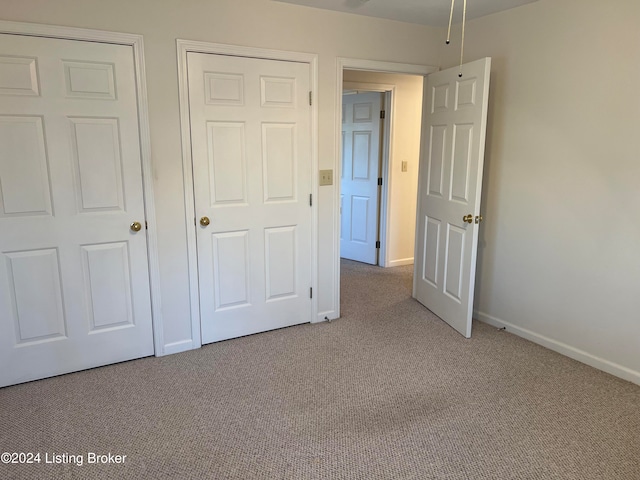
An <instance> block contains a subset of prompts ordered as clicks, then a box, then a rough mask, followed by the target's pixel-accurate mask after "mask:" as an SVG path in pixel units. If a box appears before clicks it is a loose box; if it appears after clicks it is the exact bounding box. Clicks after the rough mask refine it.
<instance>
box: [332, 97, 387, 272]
mask: <svg viewBox="0 0 640 480" xmlns="http://www.w3.org/2000/svg"><path fill="white" fill-rule="evenodd" d="M382 95H383V94H382V93H379V92H369V93H359V94H355V95H345V96H344V97H343V102H342V176H341V178H340V193H341V195H340V211H341V213H342V218H341V223H340V257H342V258H348V259H350V260H357V261H359V262H364V263H369V264H372V265H377V264H378V247H377V241H378V198H379V195H378V193H379V191H380V186H379V184H378V177H379V176H380V151H381V149H380V138H381V136H380V112H381V110H382Z"/></svg>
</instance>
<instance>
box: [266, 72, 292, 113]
mask: <svg viewBox="0 0 640 480" xmlns="http://www.w3.org/2000/svg"><path fill="white" fill-rule="evenodd" d="M296 98H297V94H296V79H295V78H286V77H269V76H261V77H260V104H261V105H262V106H263V107H286V108H296Z"/></svg>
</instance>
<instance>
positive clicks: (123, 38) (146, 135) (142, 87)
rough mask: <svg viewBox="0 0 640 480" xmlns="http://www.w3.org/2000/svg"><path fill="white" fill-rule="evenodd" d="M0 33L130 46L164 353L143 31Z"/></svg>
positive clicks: (156, 334) (28, 29)
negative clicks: (138, 33)
mask: <svg viewBox="0 0 640 480" xmlns="http://www.w3.org/2000/svg"><path fill="white" fill-rule="evenodd" d="M0 33H6V34H12V35H29V36H32V37H48V38H58V39H64V40H81V41H89V42H100V43H112V44H117V45H126V46H130V47H132V49H133V61H134V64H135V70H136V79H135V80H136V92H137V97H138V123H139V128H140V155H141V163H142V186H143V198H144V210H145V219H146V222H147V229H146V231H145V233H146V235H147V256H148V262H149V286H150V294H151V319H152V325H153V343H154V350H155V355H156V356H158V357H159V356H162V355H164V354H165V353H168V352H165V348H164V335H163V322H162V303H161V301H160V263H159V260H158V236H157V230H156V214H155V200H154V196H153V175H152V168H151V136H150V131H149V110H148V108H147V80H146V74H145V67H144V44H143V41H142V35H135V34H131V33H117V32H107V31H103V30H88V29H84V28H74V27H61V26H56V25H41V24H36V23H22V22H9V21H4V20H0Z"/></svg>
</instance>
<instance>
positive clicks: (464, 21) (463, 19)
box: [446, 0, 467, 77]
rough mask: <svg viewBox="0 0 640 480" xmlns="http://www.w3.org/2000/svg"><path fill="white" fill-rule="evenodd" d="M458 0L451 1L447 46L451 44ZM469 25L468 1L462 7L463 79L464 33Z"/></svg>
mask: <svg viewBox="0 0 640 480" xmlns="http://www.w3.org/2000/svg"><path fill="white" fill-rule="evenodd" d="M455 3H456V0H451V12H450V13H449V29H448V30H447V41H446V44H447V45H449V44H450V43H451V25H452V23H453V9H454V6H455ZM466 24H467V0H464V2H463V6H462V39H461V41H460V73H458V76H459V77H462V63H463V60H464V31H465V27H466Z"/></svg>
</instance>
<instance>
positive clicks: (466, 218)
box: [462, 214, 473, 223]
mask: <svg viewBox="0 0 640 480" xmlns="http://www.w3.org/2000/svg"><path fill="white" fill-rule="evenodd" d="M462 221H463V222H467V223H473V215H471V214H469V215H465V216H464V217H462Z"/></svg>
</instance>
